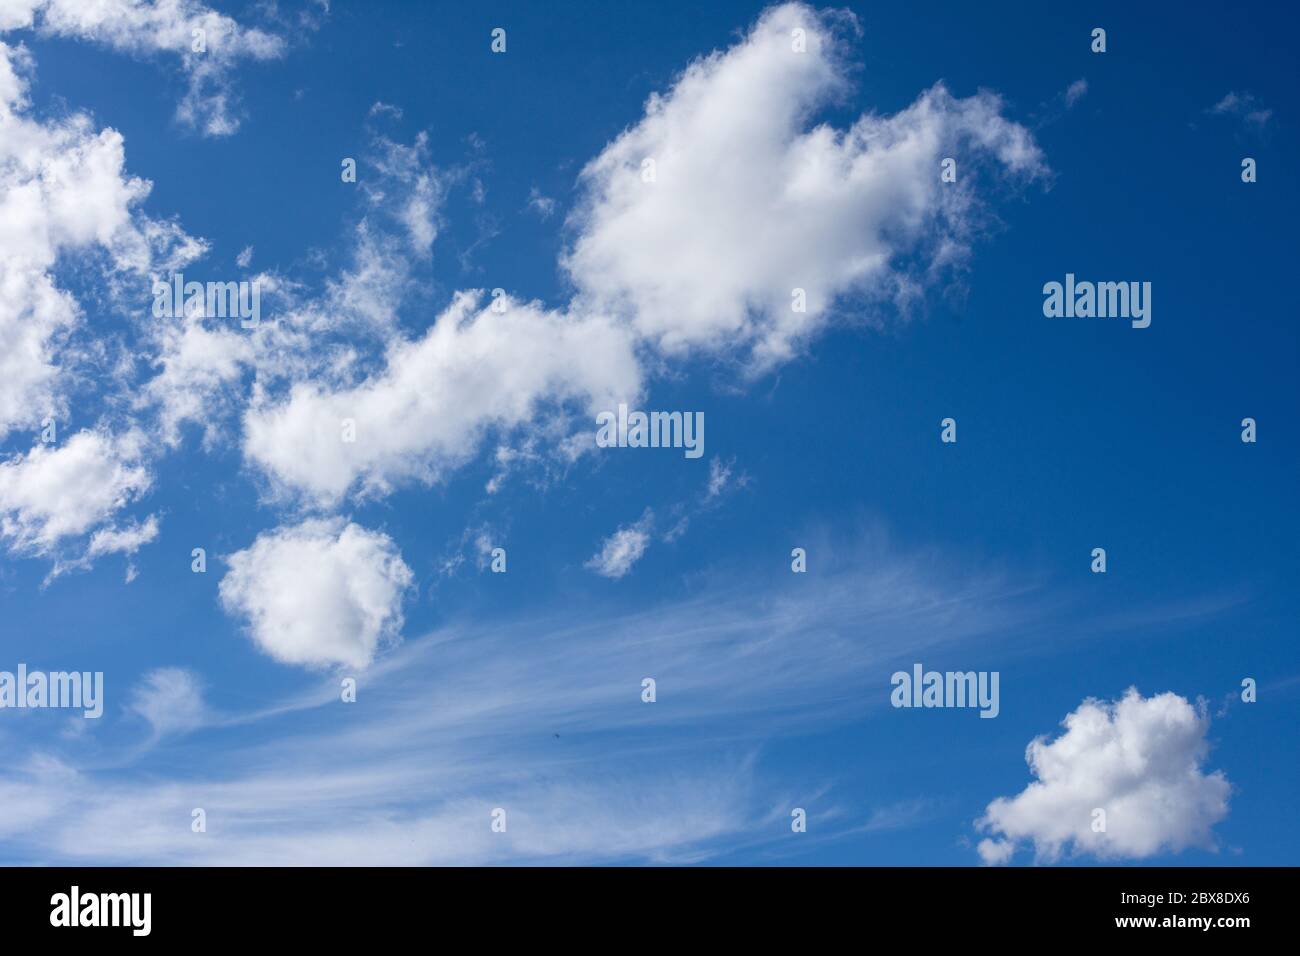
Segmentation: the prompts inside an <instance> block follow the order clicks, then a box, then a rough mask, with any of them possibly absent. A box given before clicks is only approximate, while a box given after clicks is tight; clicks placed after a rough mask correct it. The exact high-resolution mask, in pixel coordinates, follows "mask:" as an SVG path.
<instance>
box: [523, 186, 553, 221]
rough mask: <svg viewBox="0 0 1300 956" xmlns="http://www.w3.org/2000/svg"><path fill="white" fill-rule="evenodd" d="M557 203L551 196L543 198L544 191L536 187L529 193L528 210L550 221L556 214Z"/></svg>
mask: <svg viewBox="0 0 1300 956" xmlns="http://www.w3.org/2000/svg"><path fill="white" fill-rule="evenodd" d="M555 206H556V202H555V200H554V199H552V198H551V197H550V196H543V195H542V191H541V190H540V189H538V188H537V187H536V186H534V187H533V188H532V189H531V190H529V192H528V208H529V209H531V210H532V211H533V212H535V213H537V215H539V216H541V217H542V218H543V219H550V218H551V216H552V215H554V213H555Z"/></svg>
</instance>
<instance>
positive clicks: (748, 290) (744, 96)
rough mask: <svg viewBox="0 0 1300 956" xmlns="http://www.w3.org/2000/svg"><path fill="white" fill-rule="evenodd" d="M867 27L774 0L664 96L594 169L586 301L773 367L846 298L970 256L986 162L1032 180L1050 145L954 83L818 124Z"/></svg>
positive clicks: (582, 244) (655, 333)
mask: <svg viewBox="0 0 1300 956" xmlns="http://www.w3.org/2000/svg"><path fill="white" fill-rule="evenodd" d="M853 27H856V21H855V20H853V19H852V17H851V15H848V14H844V13H837V12H818V11H815V10H813V9H812V8H810V7H807V6H804V5H803V4H798V3H792V4H785V5H782V6H778V7H773V8H771V9H769V10H768V11H766V12H765V13H764V14H763V15H762V17H761V18H760V19H759V21H758V23H757V24H756V25H755V26H754V27H753V29H752V30H751V31H750V32H749V34H748V35H747V36H746V37H745V38H744V39H743V40H742V41H740V42H739V43H738V44H736V45H735V46H733V47H731V48H730V49H728V50H726V51H723V52H714V53H712V54H710V55H708V56H706V57H703V58H701V59H698V60H696V61H695V62H694V63H692V64H691V65H690V66H688V67H687V68H686V70H685V71H684V72H683V73H682V75H681V76H680V77H679V78H678V80H677V82H676V83H675V85H674V86H673V88H672V89H671V90H669V91H668V92H667V93H664V94H662V95H660V94H655V95H652V96H651V97H650V99H649V100H648V102H647V103H646V107H645V115H644V117H643V118H642V119H641V120H640V121H639V122H638V123H636V124H635V125H634V126H632V127H631V128H629V129H628V130H626V131H624V132H623V133H622V134H620V135H619V136H618V138H617V139H615V140H614V141H613V142H612V143H610V144H609V145H608V146H606V147H605V149H604V151H603V152H601V154H600V155H599V156H597V157H596V158H595V159H594V160H592V161H591V162H590V163H588V164H587V166H586V167H585V168H584V170H583V172H582V174H581V178H580V187H581V192H580V197H579V203H578V206H577V208H576V209H575V210H574V212H573V214H572V215H571V216H570V220H569V225H570V227H571V228H572V229H573V230H574V231H575V234H576V238H575V240H574V242H573V243H572V245H571V247H570V248H569V249H568V250H567V252H566V254H565V257H564V262H563V265H564V267H565V269H566V270H567V272H568V273H569V275H570V277H571V278H572V280H573V282H574V284H575V285H576V287H577V292H578V297H577V302H576V305H575V307H576V308H579V309H583V308H585V309H590V310H592V311H595V312H599V313H607V314H612V315H615V316H618V317H619V318H620V319H621V320H623V321H625V322H627V323H629V324H630V325H631V327H633V328H634V329H635V330H636V332H637V333H638V335H639V336H640V337H642V338H643V339H645V340H647V341H649V342H650V343H652V344H653V345H654V346H656V347H657V348H659V349H661V350H662V351H664V352H666V353H668V354H671V355H677V354H681V353H683V352H687V351H690V350H694V349H702V350H712V351H718V352H734V353H735V354H737V355H739V356H741V357H743V358H746V359H747V360H748V362H749V364H750V366H751V368H752V369H754V370H762V369H764V368H767V367H770V366H772V365H775V364H777V363H780V362H782V361H785V360H787V359H789V358H790V357H792V356H793V355H794V354H795V353H796V352H797V350H798V348H799V347H800V345H801V344H802V343H803V342H804V341H806V340H807V339H808V338H809V337H810V336H811V335H812V334H813V333H815V332H816V331H818V330H819V329H820V328H821V327H822V326H823V325H824V324H825V322H826V321H828V318H829V315H830V313H831V309H832V306H833V304H834V303H835V302H836V300H837V299H839V298H841V297H845V296H849V295H853V296H859V297H865V298H867V299H875V300H880V299H883V300H886V301H899V302H904V301H906V300H908V299H909V298H911V297H913V296H914V295H915V292H916V290H917V288H918V285H919V284H920V283H922V282H924V281H926V280H927V279H928V278H929V277H930V275H931V273H933V272H935V271H936V270H939V269H941V268H943V267H945V266H946V265H948V264H952V263H958V262H960V261H961V260H962V258H963V257H964V255H965V253H966V250H967V248H968V246H969V242H970V239H971V237H972V234H973V233H974V231H975V227H976V225H977V223H978V218H977V216H976V209H977V205H976V203H975V192H974V184H975V183H976V182H977V180H978V178H979V177H978V176H977V175H976V173H977V171H978V170H980V169H981V168H992V169H993V170H995V171H996V172H997V173H999V174H1001V173H1006V174H1013V175H1017V176H1022V177H1033V176H1035V175H1037V174H1039V173H1040V172H1042V171H1043V170H1044V166H1043V161H1042V156H1041V153H1040V151H1039V149H1038V147H1037V146H1036V145H1035V143H1034V140H1033V137H1032V136H1031V135H1030V133H1029V132H1028V130H1026V129H1025V128H1024V127H1022V126H1020V125H1018V124H1016V123H1014V122H1011V121H1009V120H1007V119H1005V118H1004V117H1003V116H1002V103H1001V101H1000V100H999V99H998V97H997V96H995V95H993V94H991V93H987V92H982V93H979V94H977V95H975V96H972V97H969V98H967V99H959V98H956V97H954V96H953V95H952V94H951V93H949V92H948V90H947V89H946V88H944V86H943V85H941V84H940V85H936V86H934V87H932V88H931V89H929V90H926V91H925V92H923V93H922V94H921V95H920V96H919V98H918V99H917V100H916V101H915V102H914V103H913V104H912V105H911V106H909V107H907V108H906V109H904V110H903V111H901V112H899V113H897V114H895V115H893V116H880V115H876V114H866V115H863V116H861V117H860V118H859V119H858V120H857V121H856V122H854V123H853V124H852V126H851V127H849V128H848V129H835V128H833V127H831V126H828V125H814V124H813V122H812V117H813V116H814V115H815V114H816V113H817V112H818V111H820V110H822V109H824V108H826V107H828V106H830V105H832V104H833V103H834V102H835V101H836V100H837V99H838V98H840V97H841V96H842V95H843V94H844V93H845V92H846V91H847V90H848V88H849V85H850V84H849V81H850V77H851V75H852V73H853V70H852V67H851V65H850V64H849V63H848V62H847V60H846V50H845V42H844V39H843V36H844V34H846V33H848V32H851V29H846V28H853ZM796 30H802V31H805V34H806V51H805V52H799V51H798V50H796V49H795V48H794V47H795V41H794V40H793V39H792V37H793V34H794V32H795V31H796ZM949 156H955V157H961V163H962V167H961V170H960V172H959V175H958V178H957V181H956V182H955V183H944V182H942V181H941V178H940V172H941V170H940V163H941V160H942V159H943V158H944V157H949ZM796 289H798V290H803V297H804V301H803V302H802V303H800V302H799V301H797V299H796V293H795V290H796ZM799 305H802V306H803V308H802V309H800V308H798V306H799Z"/></svg>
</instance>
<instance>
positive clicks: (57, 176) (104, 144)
mask: <svg viewBox="0 0 1300 956" xmlns="http://www.w3.org/2000/svg"><path fill="white" fill-rule="evenodd" d="M30 70H31V59H30V57H29V56H28V55H27V54H26V53H25V51H23V50H22V49H21V48H18V49H15V48H13V47H10V46H7V45H6V44H4V43H0V438H3V437H4V436H5V434H7V433H8V432H9V431H10V430H12V429H13V428H15V427H20V426H28V427H30V426H32V425H34V424H36V423H38V422H40V421H41V420H42V419H43V418H44V417H45V416H46V415H48V414H51V413H54V414H57V413H59V412H60V411H62V410H63V399H62V393H61V390H60V388H59V387H58V385H57V382H56V378H57V375H58V371H59V367H58V361H57V352H58V350H59V349H60V348H61V347H62V346H63V345H64V344H65V343H66V341H67V339H68V337H69V336H70V335H71V334H72V333H73V332H74V331H75V330H76V328H77V326H78V325H79V323H80V319H81V310H80V307H79V305H78V304H77V302H76V300H75V299H74V298H73V297H72V295H71V294H70V293H68V292H66V291H64V290H62V289H60V288H58V287H57V286H56V284H55V278H54V275H53V270H54V268H55V264H56V262H58V260H59V259H60V257H62V256H64V255H66V254H67V253H69V252H73V251H80V252H88V251H91V250H93V249H99V250H102V251H103V252H104V253H106V261H105V262H104V266H105V268H106V269H107V270H108V271H109V272H114V271H132V272H135V273H141V272H143V271H144V270H146V269H148V268H149V267H150V265H151V259H152V258H153V257H154V256H155V255H156V253H157V250H158V247H159V246H163V245H175V244H177V243H180V244H182V245H185V244H186V240H188V237H185V236H184V234H183V233H180V232H179V231H178V230H175V229H174V228H170V229H169V227H167V226H165V225H162V224H158V223H152V222H150V221H149V220H147V219H133V216H132V207H133V206H135V205H137V204H138V203H140V202H141V201H142V200H143V199H144V197H145V196H146V195H147V194H148V192H149V188H150V186H149V183H147V182H145V181H144V180H141V179H137V178H134V177H128V176H126V175H125V173H124V171H123V142H122V136H121V134H119V133H117V132H116V131H115V130H111V129H105V130H99V131H96V130H95V128H94V127H93V126H92V125H91V122H90V120H89V119H88V118H87V117H86V116H84V115H80V114H74V115H72V116H69V117H65V118H62V119H60V120H57V121H51V122H49V123H40V122H37V121H35V120H33V119H31V118H30V117H29V116H28V115H27V113H26V111H27V109H28V105H29V104H28V99H27V80H26V75H27V73H29V72H30ZM190 251H191V252H193V250H192V249H191V250H190ZM91 264H92V265H93V264H94V263H93V260H92V263H91Z"/></svg>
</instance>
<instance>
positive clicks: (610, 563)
mask: <svg viewBox="0 0 1300 956" xmlns="http://www.w3.org/2000/svg"><path fill="white" fill-rule="evenodd" d="M653 526H654V513H653V512H652V511H651V510H650V509H649V508H647V509H646V511H645V514H643V515H642V516H641V519H640V520H639V521H637V523H636V524H632V525H627V526H625V527H622V528H619V529H618V530H617V531H615V532H614V533H613V534H611V535H610V536H609V537H608V538H606V539H605V542H604V543H603V544H602V545H601V547H600V550H599V551H597V552H596V553H595V554H594V555H592V556H591V558H590V559H589V560H588V561H587V563H586V564H584V565H583V567H585V568H587V569H588V570H589V571H595V572H596V573H597V574H599V575H600V576H601V577H604V578H614V579H618V578H621V577H623V576H624V575H625V574H627V573H628V572H629V571H631V570H632V565H634V564H636V563H637V562H638V561H640V560H641V555H643V554H645V551H646V548H648V547H649V546H650V529H651V528H652V527H653Z"/></svg>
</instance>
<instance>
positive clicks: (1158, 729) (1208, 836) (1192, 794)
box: [977, 688, 1232, 864]
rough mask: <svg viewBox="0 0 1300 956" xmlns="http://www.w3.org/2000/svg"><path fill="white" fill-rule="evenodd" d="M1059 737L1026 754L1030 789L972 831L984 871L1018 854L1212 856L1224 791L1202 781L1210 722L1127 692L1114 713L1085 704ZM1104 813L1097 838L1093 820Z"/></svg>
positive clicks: (1001, 801)
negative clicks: (1203, 852) (1197, 852)
mask: <svg viewBox="0 0 1300 956" xmlns="http://www.w3.org/2000/svg"><path fill="white" fill-rule="evenodd" d="M1062 725H1063V726H1064V727H1065V733H1063V734H1062V735H1061V736H1059V737H1057V738H1056V739H1055V740H1053V741H1050V742H1049V741H1048V740H1047V738H1046V737H1038V738H1036V739H1035V740H1033V741H1032V742H1031V743H1030V744H1029V747H1028V749H1027V750H1026V751H1025V760H1026V762H1027V763H1028V764H1029V769H1030V772H1031V773H1032V774H1033V775H1034V777H1036V778H1037V779H1036V780H1035V781H1034V782H1033V783H1030V784H1029V786H1027V787H1026V788H1025V789H1024V790H1023V791H1022V792H1021V793H1019V794H1017V795H1016V796H1014V797H999V798H997V799H996V800H994V801H993V802H992V803H990V804H989V805H988V808H987V810H986V811H985V813H984V816H983V817H981V818H980V820H979V821H978V823H977V825H978V827H979V828H980V829H981V830H983V831H985V832H987V833H989V834H990V838H988V839H985V840H983V841H982V842H981V843H980V844H979V848H978V849H979V853H980V856H981V857H982V858H983V860H984V861H985V862H986V863H991V864H996V863H1006V862H1008V861H1009V860H1010V859H1011V857H1012V855H1013V854H1014V852H1015V850H1016V849H1017V847H1019V846H1020V845H1022V844H1025V843H1028V844H1031V845H1032V846H1033V849H1034V853H1035V856H1036V858H1037V859H1038V860H1040V861H1044V862H1052V861H1054V860H1057V859H1058V858H1060V857H1061V856H1062V854H1064V853H1067V852H1069V853H1071V854H1075V855H1077V854H1085V853H1086V854H1090V855H1092V856H1096V857H1099V858H1102V859H1125V858H1129V859H1142V858H1145V857H1150V856H1153V855H1155V854H1157V853H1162V852H1173V853H1177V852H1179V851H1181V850H1183V849H1185V848H1187V847H1201V848H1205V849H1213V848H1214V846H1215V842H1214V835H1213V833H1212V832H1211V829H1212V828H1213V826H1214V824H1216V823H1218V822H1219V821H1220V820H1222V819H1223V818H1224V817H1225V816H1227V814H1228V796H1229V793H1230V792H1231V789H1232V788H1231V785H1230V784H1229V783H1228V780H1227V778H1226V777H1224V775H1223V773H1222V772H1221V771H1215V772H1213V773H1209V774H1207V773H1204V772H1203V771H1202V765H1203V764H1204V761H1205V758H1206V755H1207V753H1208V751H1209V742H1208V741H1207V740H1206V739H1205V735H1206V731H1207V730H1208V729H1209V717H1208V716H1207V715H1206V714H1205V713H1204V709H1203V708H1201V709H1199V710H1198V709H1197V708H1196V707H1193V706H1192V704H1190V703H1189V702H1188V701H1187V700H1186V699H1185V698H1182V697H1179V696H1178V695H1177V694H1173V693H1164V694H1157V695H1155V696H1153V697H1149V698H1144V697H1142V695H1141V694H1139V693H1138V692H1137V690H1136V689H1133V688H1130V689H1129V690H1128V691H1127V692H1126V693H1125V695H1124V697H1123V699H1121V700H1119V701H1118V702H1115V703H1110V702H1106V701H1098V700H1093V699H1089V700H1085V701H1084V702H1083V703H1082V704H1080V705H1079V707H1078V709H1077V710H1075V711H1074V712H1073V713H1071V714H1069V715H1068V716H1066V718H1065V720H1064V721H1063V723H1062ZM1098 809H1100V810H1103V811H1105V830H1104V832H1096V831H1094V828H1093V827H1094V819H1095V817H1094V813H1093V811H1094V810H1098Z"/></svg>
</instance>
